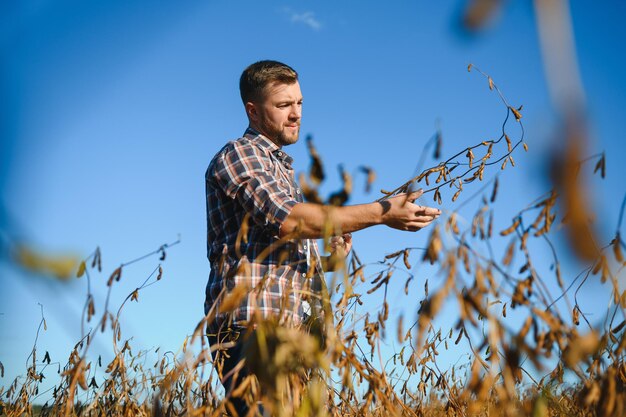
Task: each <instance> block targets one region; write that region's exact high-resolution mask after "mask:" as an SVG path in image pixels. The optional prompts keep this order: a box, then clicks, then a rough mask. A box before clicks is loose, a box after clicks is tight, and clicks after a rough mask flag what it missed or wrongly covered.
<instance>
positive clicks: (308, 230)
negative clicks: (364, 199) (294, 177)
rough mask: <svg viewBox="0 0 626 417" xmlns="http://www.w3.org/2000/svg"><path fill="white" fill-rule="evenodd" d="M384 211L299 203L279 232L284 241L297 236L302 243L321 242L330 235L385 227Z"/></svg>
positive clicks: (372, 207) (376, 206)
mask: <svg viewBox="0 0 626 417" xmlns="http://www.w3.org/2000/svg"><path fill="white" fill-rule="evenodd" d="M383 214H384V209H383V205H382V204H381V203H369V204H359V205H355V206H343V207H333V206H323V205H320V204H313V203H299V204H296V205H295V206H294V208H293V209H292V210H291V213H290V214H289V216H287V218H286V219H285V222H284V223H283V225H282V226H281V228H280V235H281V237H284V236H286V235H289V234H291V233H294V232H296V233H297V235H298V237H300V238H303V239H318V238H322V237H324V235H325V234H328V233H329V232H330V233H331V234H334V233H336V232H337V231H341V232H342V233H347V232H356V231H357V230H361V229H365V228H367V227H370V226H374V225H377V224H382V223H383Z"/></svg>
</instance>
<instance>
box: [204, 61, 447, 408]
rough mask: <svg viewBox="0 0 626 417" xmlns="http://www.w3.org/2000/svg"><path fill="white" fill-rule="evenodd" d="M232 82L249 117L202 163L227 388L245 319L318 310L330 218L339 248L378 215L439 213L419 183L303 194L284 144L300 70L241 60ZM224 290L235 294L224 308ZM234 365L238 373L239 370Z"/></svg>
mask: <svg viewBox="0 0 626 417" xmlns="http://www.w3.org/2000/svg"><path fill="white" fill-rule="evenodd" d="M239 88H240V93H241V98H242V101H243V104H244V106H245V110H246V114H247V116H248V120H249V127H248V129H247V130H246V132H245V134H244V136H243V137H242V138H240V139H237V140H235V141H232V142H229V143H228V144H226V146H224V147H223V148H222V149H221V150H220V151H219V152H218V153H217V154H216V155H215V157H214V158H213V159H212V161H211V163H210V164H209V167H208V169H207V172H206V198H207V223H208V234H207V236H208V258H209V261H210V263H211V274H210V276H209V282H208V284H207V289H206V301H205V314H208V313H209V312H213V313H214V314H215V319H214V320H213V322H212V323H211V325H210V326H209V339H210V340H209V342H210V343H211V344H212V345H217V344H219V343H223V342H234V343H231V345H234V347H232V348H229V349H230V350H229V351H228V355H225V357H226V360H225V361H224V364H223V365H224V369H223V370H222V375H224V376H225V377H224V379H223V380H222V382H223V384H224V386H225V388H226V389H227V391H230V390H232V388H233V387H234V386H236V384H237V381H236V380H234V378H233V375H234V374H235V372H232V370H233V368H234V367H235V365H236V364H237V363H238V362H239V361H240V359H242V347H241V345H242V343H241V341H240V338H239V334H240V333H241V332H242V330H243V328H245V327H246V326H247V325H248V324H250V323H254V322H255V321H256V320H259V319H268V318H273V319H275V320H276V321H277V322H278V323H279V325H295V326H297V325H300V324H301V323H303V322H305V321H307V319H310V316H311V315H315V314H317V313H318V312H319V310H320V308H321V307H320V306H321V302H322V301H321V296H320V292H321V291H322V289H323V287H324V282H323V269H322V266H323V265H324V262H323V260H322V258H321V257H320V255H319V250H318V247H317V244H316V242H315V239H318V238H322V237H324V231H325V230H328V226H329V224H330V226H331V228H332V229H333V230H335V231H341V233H344V235H343V236H342V237H339V238H334V239H333V240H332V242H331V247H332V248H334V249H336V250H337V251H338V252H340V253H341V254H343V255H345V254H346V253H347V252H349V250H350V247H351V235H350V233H351V232H355V231H358V230H361V229H364V228H366V227H370V226H374V225H378V224H384V225H386V226H389V227H392V228H395V229H399V230H407V231H417V230H420V229H421V228H423V227H425V226H427V225H429V224H430V223H431V222H432V221H433V220H434V219H436V218H437V217H438V216H439V214H440V211H439V210H437V209H433V208H428V207H420V206H417V205H415V204H413V201H414V200H415V199H416V198H417V197H419V195H421V192H416V193H412V194H411V195H408V196H407V195H400V196H396V197H393V198H390V199H388V200H386V201H385V202H383V203H378V202H376V203H370V204H362V205H355V206H344V207H329V206H323V205H319V204H313V203H306V202H304V201H303V198H302V192H301V190H300V188H299V186H298V184H297V183H296V181H295V178H294V172H293V168H292V166H291V164H292V159H291V157H290V156H288V155H287V154H286V153H285V151H284V150H283V147H284V146H287V145H291V144H294V143H296V142H297V140H298V136H299V133H300V122H301V118H302V93H301V90H300V84H299V82H298V74H297V73H296V71H294V70H293V69H292V68H291V67H289V66H287V65H285V64H282V63H280V62H276V61H260V62H257V63H254V64H252V65H250V66H249V67H248V68H246V69H245V70H244V72H243V74H242V75H241V78H240V83H239ZM242 289H243V290H242ZM227 294H231V295H232V294H242V295H241V299H238V300H236V303H235V304H236V305H235V306H229V308H223V307H224V303H225V300H226V295H227ZM230 307H232V308H230ZM237 369H238V372H239V380H241V379H242V376H243V375H245V374H246V370H245V368H242V369H239V368H237ZM233 404H234V405H235V409H236V411H237V413H239V414H240V415H243V414H242V413H244V414H245V413H246V412H247V408H246V407H245V404H243V402H242V401H240V400H237V399H233Z"/></svg>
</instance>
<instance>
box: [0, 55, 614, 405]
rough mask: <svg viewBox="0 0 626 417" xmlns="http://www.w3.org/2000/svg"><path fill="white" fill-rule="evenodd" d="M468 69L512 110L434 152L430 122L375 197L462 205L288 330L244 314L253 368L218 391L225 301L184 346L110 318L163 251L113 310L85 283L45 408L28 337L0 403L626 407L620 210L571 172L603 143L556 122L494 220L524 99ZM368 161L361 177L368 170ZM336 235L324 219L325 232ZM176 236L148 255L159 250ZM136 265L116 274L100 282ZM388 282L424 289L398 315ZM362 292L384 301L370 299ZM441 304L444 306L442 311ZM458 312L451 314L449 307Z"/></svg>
mask: <svg viewBox="0 0 626 417" xmlns="http://www.w3.org/2000/svg"><path fill="white" fill-rule="evenodd" d="M468 70H470V71H472V72H476V71H478V74H482V75H483V76H484V77H485V79H486V80H487V86H488V88H489V89H491V90H493V91H494V93H497V94H498V95H499V97H500V99H501V101H502V103H503V106H504V108H505V110H506V118H505V120H504V121H503V123H502V128H501V130H500V131H499V132H498V134H497V135H496V137H497V138H496V139H492V140H484V141H482V140H481V141H479V142H478V143H477V144H476V145H474V146H471V147H468V148H466V149H463V150H461V151H460V152H458V153H456V154H454V155H452V156H451V157H449V158H447V159H441V155H440V153H441V141H442V135H441V133H440V132H437V133H436V134H435V135H434V136H433V137H432V138H431V140H430V141H429V142H428V143H427V144H426V147H425V151H426V150H427V149H429V147H430V148H432V150H433V154H434V159H435V160H437V161H440V162H438V163H437V164H436V165H434V166H431V167H429V168H426V169H420V170H419V172H420V173H419V175H417V176H416V177H415V178H412V179H410V180H409V181H407V182H406V183H404V184H402V185H401V186H399V187H397V188H396V189H393V190H391V191H383V197H382V198H381V199H380V201H381V202H384V200H385V199H386V198H388V197H390V196H393V195H395V194H398V193H403V192H407V191H410V190H413V189H414V188H416V187H422V188H424V189H425V191H426V194H427V195H430V196H432V198H433V200H434V201H435V202H436V203H438V204H444V201H446V202H450V203H449V205H450V206H453V207H454V210H450V211H448V212H445V216H442V218H441V219H440V221H439V223H438V224H437V225H435V226H434V227H432V229H431V230H430V231H429V232H428V233H429V237H428V239H427V245H426V246H425V247H423V248H402V249H399V250H397V251H394V252H393V253H389V254H387V255H386V256H385V257H384V259H383V260H382V261H380V262H372V263H366V262H362V261H361V260H360V259H359V257H358V255H357V254H356V253H352V254H351V256H350V257H349V258H348V259H347V261H346V262H345V263H342V260H335V261H336V262H338V263H339V264H340V265H339V271H340V272H338V273H335V274H334V276H333V277H334V278H333V280H332V282H330V283H329V285H328V294H326V296H325V297H324V302H323V310H324V311H323V313H324V314H321V317H322V319H320V320H319V321H314V322H312V323H311V324H310V325H308V326H301V327H298V328H296V327H287V326H281V325H277V323H272V322H267V321H260V320H259V321H256V322H255V323H253V324H251V326H250V328H251V329H252V327H253V326H254V331H252V330H250V331H249V332H248V334H247V335H246V337H247V339H246V362H247V364H242V366H250V367H251V368H253V369H254V371H255V373H256V377H248V378H247V379H245V380H244V381H243V383H242V384H241V385H240V386H239V388H238V389H237V390H236V391H234V392H231V393H230V394H228V395H224V392H223V389H222V388H221V387H220V384H219V381H218V378H217V372H218V371H219V363H220V357H219V356H218V357H217V359H216V360H215V361H214V360H213V359H212V356H211V352H210V350H211V348H213V349H216V347H210V346H208V344H207V341H206V335H205V332H206V326H207V325H208V324H209V323H211V322H212V321H213V320H214V318H215V315H216V314H217V313H218V312H217V311H213V310H212V311H210V312H209V314H208V315H207V316H206V317H204V318H203V319H202V320H201V321H200V322H199V323H198V325H197V327H196V328H195V330H194V331H193V334H192V335H191V337H189V338H188V339H187V340H184V341H181V344H182V346H183V347H182V349H181V351H180V352H178V353H177V354H172V353H163V352H160V351H159V349H153V350H142V349H141V347H137V346H132V345H131V340H130V338H128V336H126V335H123V334H122V330H121V328H120V325H119V317H120V314H122V310H123V306H124V303H126V302H133V301H138V300H139V295H140V294H141V292H142V290H143V289H144V288H145V287H146V286H148V285H151V284H153V283H155V282H157V281H159V280H160V279H161V278H162V269H161V267H160V266H157V267H156V268H155V270H154V272H153V274H152V275H150V276H149V277H148V278H147V279H146V281H145V282H143V283H142V284H141V285H140V286H139V287H138V288H137V289H136V290H135V291H133V292H132V293H131V294H129V295H128V297H127V298H126V300H125V301H124V303H123V304H122V306H120V307H119V309H118V310H117V312H116V313H115V314H114V313H113V312H112V311H111V310H110V308H109V305H108V298H107V304H106V305H105V306H104V309H103V311H104V313H103V314H101V315H98V316H96V315H95V311H96V309H95V306H94V299H93V297H92V295H91V293H89V292H88V294H87V298H86V302H85V310H84V323H91V324H92V325H93V327H94V329H95V330H93V331H92V332H88V333H86V334H85V335H84V338H83V339H81V340H80V341H79V342H78V343H77V344H76V346H75V348H74V349H73V350H72V351H71V352H70V354H69V359H68V360H67V362H66V363H65V365H63V366H62V367H61V369H60V378H59V381H58V382H57V383H56V384H55V388H54V392H53V393H52V395H51V399H50V400H49V401H48V402H47V403H46V404H45V405H44V406H43V407H40V406H36V404H34V403H33V398H35V397H36V395H37V393H38V389H39V386H40V385H41V383H42V378H43V376H44V374H46V377H48V375H47V374H56V371H53V370H52V368H51V367H50V366H49V364H50V357H49V355H47V353H46V354H45V355H42V354H41V352H42V351H45V350H44V349H42V348H40V347H38V346H35V347H34V349H33V352H32V355H31V357H30V361H29V363H30V365H29V367H28V369H26V374H25V376H23V377H21V378H18V379H16V380H15V381H14V382H13V383H11V384H9V385H7V386H5V387H3V388H1V389H0V396H1V398H2V399H1V402H0V407H2V412H3V415H6V416H10V417H15V416H22V415H64V416H74V415H80V416H88V415H103V416H104V415H106V416H141V415H159V416H179V415H186V416H187V415H188V416H218V415H222V414H223V413H224V411H225V410H228V409H229V407H230V405H229V401H228V400H229V398H230V397H231V396H237V397H241V398H244V399H245V400H246V401H248V402H249V403H250V404H253V403H255V402H256V401H259V400H261V401H262V402H263V404H264V406H265V409H266V410H267V413H269V414H271V415H275V416H501V415H502V416H538V417H539V416H603V417H608V416H621V415H626V364H625V363H624V356H625V349H626V331H625V327H626V325H625V321H624V319H625V317H626V315H625V309H626V292H620V288H619V285H618V276H619V275H620V274H621V273H622V272H623V268H624V266H625V265H626V263H625V259H624V255H623V250H624V248H625V243H624V241H623V239H622V238H621V236H620V232H619V230H620V228H621V226H622V224H621V222H622V219H621V218H620V220H619V221H618V225H617V231H616V233H615V235H614V236H613V237H612V238H611V239H610V240H609V241H608V242H602V238H601V237H599V235H598V233H597V232H596V231H595V230H594V226H593V223H592V222H590V220H589V219H590V217H591V214H592V213H591V211H590V210H589V208H588V207H589V205H588V204H587V201H586V194H585V192H584V187H583V181H582V179H581V178H582V177H584V176H588V174H591V171H593V173H594V174H595V177H594V180H597V181H599V180H601V178H598V177H604V174H605V158H604V155H596V156H593V157H590V158H586V159H584V158H583V156H582V155H580V154H579V153H580V151H579V149H580V147H579V146H577V143H578V142H577V140H578V139H576V138H570V137H569V136H566V137H564V139H565V143H566V152H564V153H563V156H562V157H560V158H558V159H557V160H555V161H554V167H555V168H554V176H553V184H554V187H553V188H552V189H550V190H547V191H546V193H545V194H544V195H542V196H539V197H538V198H537V199H536V200H534V201H532V202H530V204H528V206H526V207H523V208H521V209H520V210H519V211H518V213H517V214H516V215H515V216H514V217H513V218H512V219H511V223H510V226H509V227H507V228H505V229H504V230H494V215H495V209H494V207H495V203H496V202H497V200H498V188H499V187H500V185H499V180H498V178H499V177H498V175H497V172H500V171H501V170H505V169H510V168H512V167H513V166H514V165H515V160H514V154H515V152H520V151H521V150H522V148H524V149H525V150H528V149H527V147H526V144H525V143H524V136H523V132H524V130H523V125H522V118H523V116H522V114H523V113H522V111H523V109H522V107H521V106H519V107H518V106H513V105H512V104H509V102H508V101H507V100H506V99H505V98H504V95H503V94H502V93H501V91H500V90H499V89H498V87H497V85H496V84H495V83H494V81H493V79H492V78H491V77H489V76H488V75H486V74H484V73H482V72H481V71H480V70H478V69H476V68H475V67H474V68H472V67H471V66H470V67H469V68H468ZM510 131H515V132H517V133H516V134H511V133H509V132H510ZM565 132H566V133H567V130H566V131H565ZM308 146H309V151H310V155H311V159H312V164H311V170H310V172H309V173H308V175H305V174H303V175H302V176H301V182H302V185H303V189H304V190H305V191H306V196H307V198H308V199H309V201H320V202H321V201H324V199H322V198H321V196H320V194H319V192H318V186H319V184H320V183H321V182H322V181H323V180H324V170H323V164H322V161H321V158H320V156H319V154H318V152H317V151H316V149H315V147H314V146H313V142H312V140H309V141H308ZM363 171H364V172H365V173H366V174H367V178H368V181H367V182H368V186H370V185H371V183H372V182H373V180H374V178H375V174H374V171H373V170H372V169H371V168H363ZM341 175H342V179H343V183H344V187H343V188H342V189H341V190H339V191H338V192H337V193H334V194H332V195H331V196H329V198H328V199H327V200H326V201H327V202H330V203H332V204H336V205H339V204H343V203H345V201H346V199H347V197H348V196H349V195H350V193H351V191H352V187H353V183H352V178H351V177H350V175H349V174H347V172H345V171H343V170H342V171H341ZM466 193H467V194H468V195H466ZM452 202H454V204H452ZM468 204H475V205H476V211H475V214H474V215H473V217H471V218H469V219H465V218H463V217H462V216H461V215H460V214H459V212H458V210H459V209H460V208H461V207H463V206H467V205H468ZM446 205H448V203H446V204H444V206H446ZM621 214H622V216H623V207H622V213H621ZM337 232H339V231H336V230H332V227H330V226H329V230H328V235H329V236H330V235H332V234H335V233H337ZM242 233H245V231H243V232H242ZM559 234H562V235H565V236H567V238H568V239H569V242H570V247H569V248H567V247H565V248H558V247H557V246H556V245H554V244H553V243H552V240H553V239H554V237H555V236H557V235H559ZM502 241H506V244H505V245H501V244H500V243H499V242H502ZM533 245H541V247H543V248H548V251H549V253H550V257H551V259H552V260H551V262H550V264H551V265H550V267H546V265H541V264H537V263H536V262H537V261H536V257H534V256H533V253H534V252H533V251H532V250H531V249H530V248H532V247H533ZM169 246H172V244H170V245H164V246H163V247H161V248H159V250H157V251H155V253H153V254H154V255H157V256H158V255H160V256H161V260H164V259H165V251H166V249H168V247H169ZM561 251H571V252H572V253H574V254H576V255H577V256H578V257H579V259H580V260H581V261H582V262H584V264H585V267H584V269H583V270H582V271H580V274H578V275H577V276H566V275H564V274H562V272H561V263H560V258H559V255H558V254H559V253H560V252H561ZM542 261H544V258H542ZM132 262H134V261H131V262H129V263H126V264H124V265H122V266H121V267H119V268H116V269H115V270H114V271H113V272H112V273H111V274H110V278H109V280H108V283H107V285H108V286H109V290H110V288H112V287H113V286H114V285H115V284H116V282H117V281H119V280H120V279H122V278H123V274H124V268H125V267H126V266H127V265H128V264H130V263H132ZM544 262H545V261H544ZM418 264H419V265H420V267H423V268H430V269H429V270H430V271H432V274H429V276H430V277H431V278H430V279H426V278H425V276H424V275H423V274H421V273H416V270H417V268H416V265H418ZM101 271H102V258H101V254H100V251H99V250H97V251H96V252H94V253H93V254H92V255H91V256H90V257H88V258H87V259H85V261H84V262H82V263H81V265H80V268H79V271H78V276H79V277H80V276H82V277H85V278H86V279H87V280H90V274H96V273H101ZM590 281H600V282H601V283H603V285H604V287H605V289H606V294H608V298H607V299H603V300H600V302H599V304H602V303H604V304H605V305H606V306H607V310H606V316H605V317H603V319H602V320H601V321H598V320H597V319H596V320H595V321H593V322H591V321H590V319H589V318H588V317H587V316H586V314H585V313H584V312H583V311H582V310H581V308H580V307H579V303H578V297H579V295H580V294H579V292H580V290H581V289H584V288H585V284H587V283H589V282H590ZM391 283H394V284H395V285H396V287H397V285H398V284H399V286H400V287H401V288H402V287H403V288H404V292H405V293H406V297H407V298H406V299H407V300H411V299H413V300H418V301H415V304H416V305H415V308H413V309H412V311H411V314H401V315H399V316H394V315H393V314H391V311H392V310H393V309H392V308H390V306H389V298H390V294H389V293H388V290H389V288H390V284H391ZM429 286H430V288H429ZM418 287H419V291H418V289H416V288H418ZM422 289H423V290H422ZM247 291H252V292H254V291H255V289H247V288H245V289H241V288H235V289H234V290H233V291H231V292H230V293H227V294H224V297H225V298H224V302H223V303H222V307H221V309H222V312H224V311H228V310H229V309H234V308H235V307H236V306H237V305H238V303H239V301H240V299H241V296H242V295H243V294H245V293H246V292H247ZM394 299H395V298H394ZM367 300H376V302H375V303H374V305H375V306H376V308H375V309H372V307H371V305H372V303H371V301H367ZM407 302H408V301H407ZM418 303H419V305H418ZM378 306H379V307H380V308H378ZM446 308H448V309H447V310H446ZM98 310H100V309H98ZM373 311H374V312H373ZM394 311H395V310H394ZM443 311H447V313H446V314H447V315H448V316H446V317H444V318H443V319H442V317H441V314H442V312H443ZM450 311H456V312H457V313H456V315H455V316H454V317H453V318H450V317H449V314H450ZM43 322H44V319H43V316H42V324H43ZM100 333H105V334H107V333H110V334H111V335H112V344H113V350H114V352H115V356H114V357H113V359H112V360H111V361H110V362H109V363H102V360H101V359H100V358H93V357H92V356H91V355H90V347H91V345H92V341H93V340H94V338H96V337H101V335H100ZM391 340H393V343H391V342H390V341H391ZM390 344H393V346H395V348H394V349H393V352H392V354H389V352H390V350H389V348H388V346H389V345H390ZM385 346H387V348H385ZM446 352H453V353H454V352H457V353H456V356H459V355H461V353H462V352H465V353H468V352H469V354H468V355H462V356H460V357H461V358H462V360H460V361H457V362H456V363H452V364H449V363H448V362H447V361H445V360H443V359H442V357H443V356H444V353H446ZM42 356H43V357H42ZM50 377H52V375H50Z"/></svg>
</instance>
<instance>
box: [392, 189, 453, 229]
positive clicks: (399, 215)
mask: <svg viewBox="0 0 626 417" xmlns="http://www.w3.org/2000/svg"><path fill="white" fill-rule="evenodd" d="M423 193H424V192H423V191H422V190H419V191H415V192H412V193H410V194H398V195H396V196H394V197H391V198H389V199H387V200H385V201H382V202H381V203H380V204H381V205H382V206H383V224H385V225H387V226H389V227H391V228H394V229H398V230H406V231H410V232H417V231H418V230H420V229H422V228H424V227H426V226H428V225H429V224H430V223H432V222H433V221H434V220H435V219H437V218H438V217H439V215H440V214H441V210H439V209H436V208H432V207H425V206H419V205H417V204H414V203H413V202H414V201H415V200H416V199H417V198H418V197H419V196H421V195H422V194H423Z"/></svg>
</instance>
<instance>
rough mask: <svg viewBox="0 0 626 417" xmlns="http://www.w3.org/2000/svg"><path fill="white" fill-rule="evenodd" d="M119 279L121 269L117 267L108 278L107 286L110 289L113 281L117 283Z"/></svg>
mask: <svg viewBox="0 0 626 417" xmlns="http://www.w3.org/2000/svg"><path fill="white" fill-rule="evenodd" d="M121 277H122V267H121V266H119V267H117V268H116V269H115V271H113V273H112V274H111V276H110V277H109V280H108V281H107V286H109V287H110V286H111V285H112V284H113V281H114V280H115V281H119V280H120V278H121Z"/></svg>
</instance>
